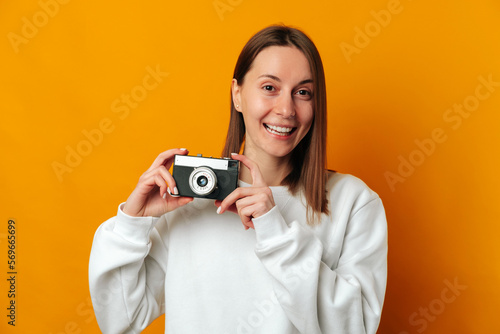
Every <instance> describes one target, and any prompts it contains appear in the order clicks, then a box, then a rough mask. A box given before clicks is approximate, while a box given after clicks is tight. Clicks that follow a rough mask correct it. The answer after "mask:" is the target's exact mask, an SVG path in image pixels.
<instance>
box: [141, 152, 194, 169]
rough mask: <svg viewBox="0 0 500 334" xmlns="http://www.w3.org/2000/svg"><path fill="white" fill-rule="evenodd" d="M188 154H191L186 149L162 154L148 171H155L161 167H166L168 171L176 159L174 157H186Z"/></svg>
mask: <svg viewBox="0 0 500 334" xmlns="http://www.w3.org/2000/svg"><path fill="white" fill-rule="evenodd" d="M188 153H189V151H188V150H186V149H185V148H174V149H171V150H167V151H165V152H162V153H160V154H159V155H158V156H157V157H156V159H155V161H154V162H153V164H152V165H151V167H149V169H148V171H149V170H153V169H155V168H157V167H159V166H161V165H164V166H165V167H166V168H167V169H168V168H170V166H171V165H172V161H171V160H172V158H173V157H174V155H176V154H181V155H186V154H188Z"/></svg>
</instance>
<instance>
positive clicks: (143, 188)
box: [122, 149, 193, 217]
mask: <svg viewBox="0 0 500 334" xmlns="http://www.w3.org/2000/svg"><path fill="white" fill-rule="evenodd" d="M176 154H182V155H186V154H188V151H187V150H186V149H172V150H168V151H165V152H163V153H161V154H160V155H158V157H157V158H156V160H155V161H154V162H153V164H152V165H151V167H149V169H148V170H147V171H146V172H145V173H144V174H142V175H141V177H140V178H139V182H138V183H137V186H136V187H135V189H134V191H132V193H131V194H130V196H129V198H128V199H127V202H126V203H125V205H124V206H123V208H122V210H123V212H124V213H125V214H127V215H130V216H135V217H147V216H153V217H159V216H161V215H163V214H164V213H166V212H169V211H172V210H175V209H176V208H178V207H180V206H183V205H185V204H187V203H189V202H191V201H192V200H193V198H192V197H172V196H170V195H169V194H168V192H167V188H169V189H170V192H171V193H172V194H174V195H176V194H178V191H177V187H176V184H175V180H174V178H173V177H172V175H171V174H170V172H169V171H168V170H169V168H170V166H172V163H173V161H174V155H176ZM167 185H168V186H167Z"/></svg>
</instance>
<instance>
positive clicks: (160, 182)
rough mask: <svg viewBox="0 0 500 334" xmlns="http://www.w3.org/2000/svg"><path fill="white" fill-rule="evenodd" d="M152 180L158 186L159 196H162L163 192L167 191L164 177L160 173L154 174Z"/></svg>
mask: <svg viewBox="0 0 500 334" xmlns="http://www.w3.org/2000/svg"><path fill="white" fill-rule="evenodd" d="M154 181H155V183H156V185H157V186H158V187H159V188H160V196H163V195H164V194H166V193H167V183H166V182H165V179H164V178H163V177H162V176H161V175H160V174H156V175H155V176H154Z"/></svg>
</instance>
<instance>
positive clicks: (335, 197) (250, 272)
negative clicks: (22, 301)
mask: <svg viewBox="0 0 500 334" xmlns="http://www.w3.org/2000/svg"><path fill="white" fill-rule="evenodd" d="M240 186H249V185H248V184H245V183H243V182H241V181H240ZM271 190H272V192H273V197H274V201H275V203H276V206H275V207H274V208H273V209H271V210H270V211H269V212H268V213H266V214H265V215H263V216H261V217H259V218H256V219H253V223H254V226H255V230H253V229H249V230H245V229H244V228H243V225H242V223H241V221H240V218H239V216H238V215H236V214H234V213H232V212H225V213H223V214H222V215H217V213H216V209H217V208H216V207H215V206H214V204H213V200H205V199H195V200H194V201H193V202H191V203H189V204H188V205H186V206H184V207H182V208H179V209H177V210H174V211H173V212H170V213H167V214H166V215H163V216H162V217H160V218H157V217H141V218H138V217H131V216H128V215H126V214H125V213H123V212H122V211H121V205H120V206H119V209H118V214H117V216H116V217H113V218H111V219H109V220H107V221H106V222H104V223H103V224H102V225H101V226H100V227H99V228H98V230H97V232H96V234H95V238H94V243H93V246H92V252H91V255H90V270H89V280H90V292H91V296H92V302H93V305H94V310H95V314H96V318H97V321H98V323H99V326H100V328H101V330H102V332H103V333H140V332H141V331H142V330H143V329H144V328H146V327H147V326H148V325H149V324H150V323H151V322H152V321H153V320H154V319H155V318H157V317H158V316H159V315H161V314H162V313H165V333H174V334H177V333H193V334H200V333H211V334H234V333H237V334H240V333H242V334H243V333H244V334H247V333H272V334H282V333H283V334H285V333H286V334H288V333H306V334H313V333H336V334H341V333H342V334H344V333H345V334H357V333H375V332H376V330H377V327H378V324H379V321H380V316H381V312H382V305H383V301H384V295H385V286H386V279H387V223H386V218H385V212H384V208H383V205H382V202H381V200H380V198H379V197H378V195H377V194H376V193H374V192H373V191H372V190H370V189H369V188H368V187H367V186H366V185H365V184H364V183H363V182H362V181H361V180H359V179H357V178H355V177H353V176H351V175H345V174H339V173H330V175H329V179H328V181H327V190H328V198H329V208H330V215H329V216H327V215H322V222H321V224H319V225H316V226H309V225H307V223H306V208H305V206H304V199H303V198H302V197H301V196H300V195H297V196H292V195H291V194H290V193H289V192H288V189H287V188H286V187H281V186H280V187H271Z"/></svg>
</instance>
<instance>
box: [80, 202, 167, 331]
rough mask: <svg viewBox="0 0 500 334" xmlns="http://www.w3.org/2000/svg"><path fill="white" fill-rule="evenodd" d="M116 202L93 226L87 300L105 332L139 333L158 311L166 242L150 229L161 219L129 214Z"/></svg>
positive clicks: (161, 310) (158, 313)
mask: <svg viewBox="0 0 500 334" xmlns="http://www.w3.org/2000/svg"><path fill="white" fill-rule="evenodd" d="M122 204H123V203H122ZM122 204H121V205H122ZM121 205H120V206H119V208H118V213H117V216H115V217H113V218H110V219H109V220H107V221H106V222H104V223H103V224H102V225H101V226H100V227H99V228H98V229H97V231H96V233H95V236H94V241H93V244H92V250H91V254H90V261H89V287H90V294H91V297H92V304H93V306H94V312H95V315H96V319H97V322H98V324H99V327H100V329H101V331H102V332H103V333H105V334H107V333H140V332H141V331H142V330H143V329H144V328H146V327H147V326H148V325H149V324H150V323H151V322H152V321H153V320H154V319H155V318H157V317H158V316H159V315H160V314H162V313H163V312H164V310H163V303H164V301H163V299H164V292H163V291H164V281H165V264H164V263H162V260H161V259H162V258H166V247H165V246H164V244H163V241H162V240H161V238H160V236H159V234H158V232H157V230H156V229H155V224H156V223H157V221H158V220H159V219H164V218H158V217H131V216H128V215H126V214H125V213H123V211H122V210H121ZM161 254H163V256H161ZM155 255H158V256H155ZM157 259H159V260H157Z"/></svg>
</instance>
